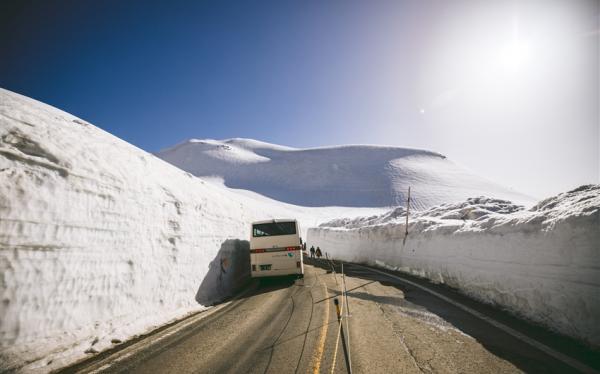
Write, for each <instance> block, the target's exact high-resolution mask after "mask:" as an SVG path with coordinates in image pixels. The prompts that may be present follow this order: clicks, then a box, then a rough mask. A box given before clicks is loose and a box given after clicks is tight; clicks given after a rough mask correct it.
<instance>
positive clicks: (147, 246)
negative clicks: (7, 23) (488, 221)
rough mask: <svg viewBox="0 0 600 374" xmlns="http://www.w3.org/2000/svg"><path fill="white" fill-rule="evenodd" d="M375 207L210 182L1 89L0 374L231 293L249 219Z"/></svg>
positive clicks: (48, 366) (122, 336) (40, 365)
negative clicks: (311, 202) (301, 200)
mask: <svg viewBox="0 0 600 374" xmlns="http://www.w3.org/2000/svg"><path fill="white" fill-rule="evenodd" d="M240 152H241V154H240V155H238V156H237V157H241V158H247V157H248V155H247V153H249V151H247V152H246V154H245V153H244V151H240ZM377 211H378V210H376V209H366V210H362V212H361V211H360V210H356V209H353V210H352V211H349V210H348V209H344V208H313V209H310V208H309V209H307V208H304V207H297V206H292V205H288V204H282V203H280V202H276V201H273V200H270V199H267V198H265V197H263V196H259V195H252V194H251V193H248V192H243V191H233V190H229V189H227V188H224V187H222V186H218V185H215V184H212V183H207V182H205V181H202V180H200V179H198V178H196V177H194V176H192V175H191V174H189V173H186V172H184V171H182V170H180V169H177V168H175V167H174V166H172V165H170V164H168V163H166V162H164V161H162V160H160V159H158V158H156V157H155V156H153V155H151V154H149V153H147V152H144V151H142V150H140V149H138V148H136V147H134V146H132V145H130V144H128V143H126V142H124V141H122V140H120V139H118V138H116V137H114V136H112V135H110V134H108V133H106V132H104V131H102V130H100V129H98V128H97V127H95V126H93V125H91V124H89V123H87V122H85V121H82V120H81V119H78V118H76V117H74V116H72V115H69V114H67V113H65V112H62V111H60V110H57V109H55V108H52V107H50V106H47V105H45V104H42V103H39V102H37V101H35V100H32V99H29V98H26V97H23V96H21V95H18V94H15V93H12V92H10V91H6V90H2V89H0V274H1V276H0V299H1V300H2V303H0V371H4V370H9V369H21V370H25V371H36V370H37V371H42V372H47V371H50V370H53V369H56V368H59V367H61V366H64V365H66V364H69V363H72V362H73V361H75V360H78V359H81V358H83V357H85V356H86V353H85V352H88V353H93V352H96V351H102V350H103V349H107V348H110V347H111V346H113V345H114V344H118V343H119V342H120V341H124V340H126V339H128V338H130V337H131V336H134V335H136V334H140V333H144V332H146V331H148V330H150V329H152V328H154V327H157V326H160V325H162V324H165V323H167V322H169V321H171V320H173V319H175V318H178V317H181V316H183V315H185V314H187V313H190V312H193V311H197V310H200V309H202V308H204V306H205V305H208V304H210V303H212V302H213V301H215V300H217V299H219V298H222V297H224V296H226V294H227V293H228V292H230V291H231V289H232V287H235V286H236V285H237V284H236V282H237V281H239V280H240V279H239V277H240V276H241V275H243V274H242V273H240V269H242V268H243V266H242V265H240V264H241V263H243V261H244V258H243V256H241V257H240V255H239V254H240V253H243V252H244V251H240V248H244V247H247V244H248V242H247V241H245V240H244V239H247V237H248V235H249V222H251V221H253V220H258V219H268V218H272V217H279V218H283V217H294V218H297V219H299V221H300V222H301V223H302V224H303V225H304V227H305V228H306V227H307V226H310V225H316V224H318V223H319V222H322V221H323V220H330V219H332V218H334V217H337V216H339V215H340V214H372V213H374V212H377ZM245 261H247V259H246V260H245ZM232 269H233V270H232ZM224 271H225V272H224ZM232 275H233V276H234V277H233V278H231V276H232Z"/></svg>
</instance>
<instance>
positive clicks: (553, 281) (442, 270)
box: [307, 185, 600, 347]
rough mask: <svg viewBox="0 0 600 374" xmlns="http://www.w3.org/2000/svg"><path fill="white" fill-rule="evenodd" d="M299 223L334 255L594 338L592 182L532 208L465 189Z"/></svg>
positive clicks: (598, 211) (596, 273)
mask: <svg viewBox="0 0 600 374" xmlns="http://www.w3.org/2000/svg"><path fill="white" fill-rule="evenodd" d="M405 220H406V211H405V209H404V208H402V207H400V208H397V209H394V210H392V211H390V212H388V213H385V214H383V215H374V216H370V217H362V218H354V219H352V218H348V219H336V220H332V221H330V222H327V223H324V224H322V225H321V226H320V227H318V228H313V229H310V230H309V232H308V238H307V242H308V245H315V246H317V245H318V246H320V247H321V248H322V249H323V250H324V251H326V252H328V253H329V254H330V255H332V256H333V257H335V258H338V259H343V260H346V261H353V262H363V263H368V264H374V265H380V266H384V267H389V268H393V269H398V270H402V271H406V272H410V273H413V274H416V275H419V276H422V277H427V278H430V279H432V280H434V281H436V282H442V283H447V284H448V285H450V286H452V287H456V288H459V289H460V290H462V291H463V292H465V293H467V294H469V295H471V296H473V297H476V298H478V299H480V300H483V301H484V302H488V303H493V304H497V305H499V306H501V307H504V308H506V309H508V310H511V311H512V312H514V313H517V314H519V315H522V316H524V317H526V318H529V319H531V320H533V321H536V322H538V323H541V324H544V325H546V326H548V327H550V328H552V329H555V330H557V331H559V332H561V333H564V334H567V335H570V336H572V337H575V338H578V339H581V340H583V341H587V342H588V343H590V344H592V345H595V346H597V347H600V323H599V319H598V318H599V316H600V185H589V186H582V187H580V188H577V189H575V190H573V191H569V192H567V193H563V194H560V195H558V196H554V197H551V198H549V199H546V200H544V201H542V202H540V203H538V204H537V205H535V206H533V207H532V208H530V209H528V210H525V209H524V207H522V206H519V205H515V204H513V203H510V202H508V201H503V200H498V199H490V198H473V199H468V200H467V201H464V202H461V203H455V204H443V205H440V206H436V207H433V208H430V209H429V210H426V211H422V212H417V213H414V214H411V215H410V221H409V227H408V231H409V234H408V237H407V238H406V242H405V243H404V236H405V235H404V233H405V229H406V226H405V222H406V221H405Z"/></svg>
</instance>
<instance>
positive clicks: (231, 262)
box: [195, 239, 250, 306]
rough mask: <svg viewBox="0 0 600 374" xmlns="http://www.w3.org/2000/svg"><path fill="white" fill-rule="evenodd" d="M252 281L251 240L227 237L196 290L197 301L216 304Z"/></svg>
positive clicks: (203, 303) (204, 303)
mask: <svg viewBox="0 0 600 374" xmlns="http://www.w3.org/2000/svg"><path fill="white" fill-rule="evenodd" d="M249 282H250V242H248V241H247V240H240V239H227V240H225V241H224V242H223V243H221V248H219V252H217V255H216V256H215V258H214V259H213V260H212V261H211V262H210V264H209V265H208V273H207V274H206V276H205V277H204V279H202V282H201V283H200V286H199V287H198V290H197V291H196V297H195V299H196V302H197V303H198V304H202V305H207V306H208V305H214V304H217V303H219V302H222V301H224V300H225V299H227V298H229V297H231V296H232V295H234V294H235V293H236V292H238V291H240V290H241V289H242V288H244V287H245V286H247V285H248V283H249Z"/></svg>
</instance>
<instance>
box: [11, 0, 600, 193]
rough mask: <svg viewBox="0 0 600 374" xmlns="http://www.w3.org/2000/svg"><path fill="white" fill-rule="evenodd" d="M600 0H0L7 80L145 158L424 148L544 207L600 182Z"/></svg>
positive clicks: (24, 92) (15, 89) (17, 88)
mask: <svg viewBox="0 0 600 374" xmlns="http://www.w3.org/2000/svg"><path fill="white" fill-rule="evenodd" d="M598 12H599V9H598V3H597V1H593V0H590V1H584V0H577V1H567V0H565V1H551V0H544V1H541V0H540V1H506V2H491V1H490V2H485V1H484V2H472V1H453V2H448V1H360V2H359V1H356V2H354V1H298V2H291V1H289V2H288V1H273V2H249V1H240V2H235V3H234V2H223V1H219V2H208V1H181V2H177V1H168V2H167V1H164V2H161V3H159V2H156V1H127V2H125V1H69V2H65V1H4V2H2V4H1V5H0V86H2V87H4V88H7V89H9V90H12V91H15V92H18V93H21V94H24V95H26V96H30V97H33V98H35V99H37V100H40V101H43V102H45V103H48V104H50V105H53V106H56V107H58V108H60V109H63V110H65V111H67V112H70V113H73V114H75V115H77V116H79V117H82V118H84V119H86V120H88V121H90V122H91V123H93V124H95V125H97V126H99V127H101V128H103V129H105V130H106V131H108V132H110V133H112V134H114V135H116V136H118V137H120V138H123V139H125V140H126V141H128V142H130V143H133V144H134V145H136V146H138V147H140V148H143V149H145V150H148V151H151V152H154V151H157V150H159V149H161V148H163V147H167V146H170V145H172V144H174V143H177V142H180V141H182V140H184V139H187V138H191V137H195V138H215V139H223V138H229V137H249V138H254V139H259V140H264V141H268V142H273V143H278V144H284V145H290V146H298V147H311V146H321V145H333V144H344V143H374V144H391V145H399V146H411V147H419V148H427V149H431V150H434V151H438V152H441V153H444V154H446V155H447V156H449V157H450V158H451V159H453V160H455V161H457V162H459V163H461V164H463V165H465V166H467V167H469V168H471V169H473V170H474V171H475V172H477V173H479V174H481V175H483V176H486V177H488V178H490V179H492V180H494V181H496V182H499V183H502V184H504V185H509V186H511V187H514V188H516V189H518V190H520V191H523V192H525V193H529V194H531V195H534V196H538V197H543V196H545V195H549V194H551V193H556V192H559V191H562V190H564V189H566V188H571V187H574V186H576V185H578V184H581V183H592V182H595V183H598V178H599V168H600V166H599V161H598V158H599V157H600V154H599V150H598V142H599V133H598V98H599V96H598V84H599V77H598V40H599V39H598Z"/></svg>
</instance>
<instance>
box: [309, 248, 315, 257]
mask: <svg viewBox="0 0 600 374" xmlns="http://www.w3.org/2000/svg"><path fill="white" fill-rule="evenodd" d="M310 258H315V246H314V245H313V246H311V247H310Z"/></svg>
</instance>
